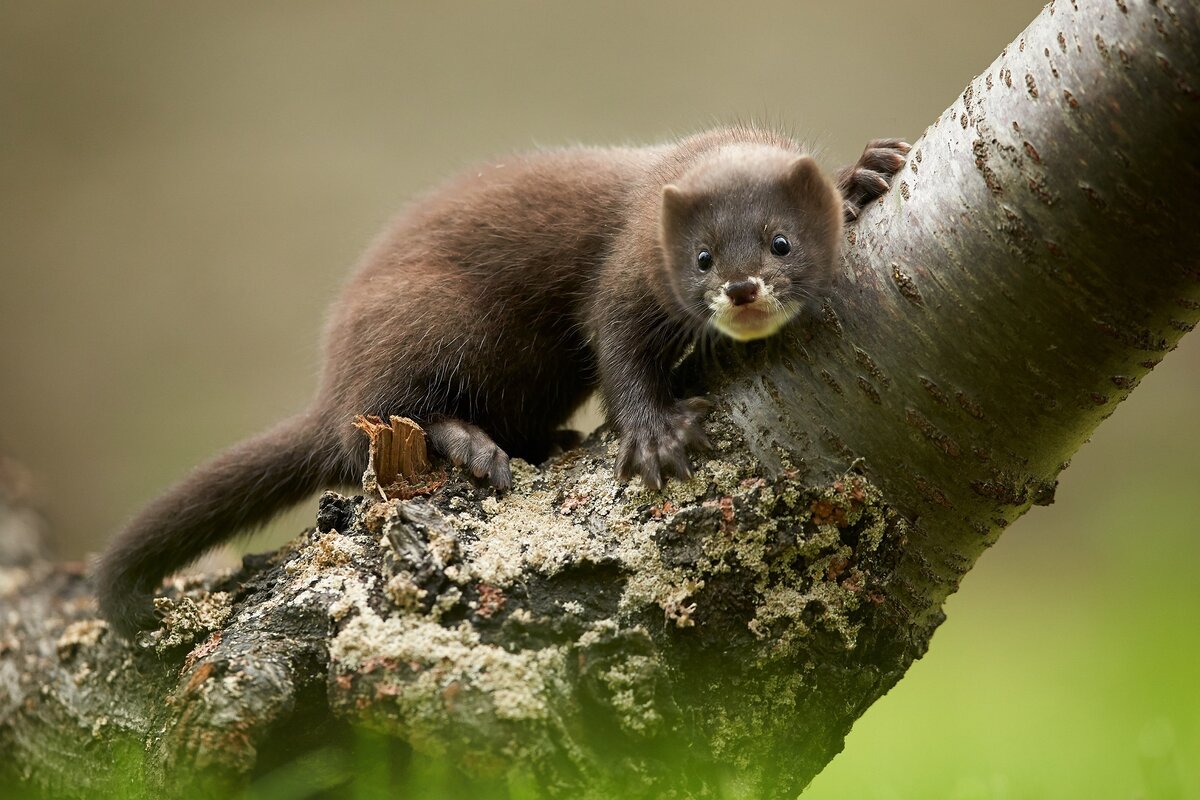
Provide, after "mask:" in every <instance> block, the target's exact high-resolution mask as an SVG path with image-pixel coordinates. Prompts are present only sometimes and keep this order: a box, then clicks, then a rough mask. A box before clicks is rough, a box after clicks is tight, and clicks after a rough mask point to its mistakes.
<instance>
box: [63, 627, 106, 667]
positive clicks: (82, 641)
mask: <svg viewBox="0 0 1200 800" xmlns="http://www.w3.org/2000/svg"><path fill="white" fill-rule="evenodd" d="M107 630H108V623H107V622H105V621H104V620H100V619H82V620H79V621H78V622H72V623H71V624H70V625H68V626H67V627H66V628H64V629H63V632H62V635H60V636H59V637H58V641H57V642H55V644H54V649H55V651H56V652H57V653H58V657H59V658H60V659H63V660H65V659H67V658H70V657H72V656H74V655H75V654H76V653H77V652H79V650H81V649H86V648H89V647H95V646H96V644H97V643H98V642H99V641H100V637H101V636H103V635H104V632H105V631H107Z"/></svg>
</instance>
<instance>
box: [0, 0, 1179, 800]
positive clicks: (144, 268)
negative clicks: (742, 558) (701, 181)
mask: <svg viewBox="0 0 1200 800" xmlns="http://www.w3.org/2000/svg"><path fill="white" fill-rule="evenodd" d="M1040 5H1041V4H1040V2H1034V1H1033V0H1028V1H1027V0H1019V1H1018V0H1014V2H1009V3H1002V4H1001V3H993V4H982V3H960V4H944V3H936V2H933V0H910V2H907V3H903V4H894V3H889V4H885V3H841V4H832V3H816V2H783V1H782V0H779V1H778V2H747V3H738V4H722V3H718V2H713V1H712V0H706V2H699V3H696V2H693V3H684V2H662V3H658V2H656V3H609V4H595V5H584V4H576V3H570V4H567V3H559V4H551V3H537V2H501V3H494V2H493V3H483V2H451V3H440V4H416V3H396V2H382V0H381V1H380V2H353V3H338V4H333V3H317V2H290V3H286V4H284V3H270V2H267V3H256V4H245V3H232V2H228V1H227V0H222V1H221V2H212V3H204V4H182V3H176V4H163V3H155V2H151V1H150V0H144V1H142V2H129V1H128V0H120V1H119V2H110V3H103V4H93V3H86V2H81V1H80V0H76V1H75V2H56V1H54V0H46V1H44V2H37V3H13V2H10V3H5V4H3V5H2V6H0V376H2V377H0V450H2V451H4V452H6V453H8V454H9V455H12V456H15V457H16V458H18V459H19V460H21V461H23V462H24V463H25V464H27V465H28V466H30V467H31V468H32V469H33V470H34V471H35V473H36V474H37V475H38V476H39V477H40V479H41V481H42V484H41V494H42V499H43V505H44V506H45V507H46V508H47V509H48V510H49V512H50V514H51V515H52V518H53V520H54V521H55V523H56V529H57V530H58V531H59V532H60V534H61V536H60V540H59V542H58V544H59V550H60V552H61V553H62V555H64V556H66V557H78V556H81V555H82V554H83V553H85V552H86V551H88V550H92V549H95V548H96V547H98V546H99V545H100V543H101V542H102V541H103V540H104V539H105V537H106V536H107V535H109V533H110V531H111V530H112V529H113V528H114V527H115V526H116V525H117V524H118V523H119V521H120V519H121V518H123V517H124V516H127V515H128V514H130V513H132V512H133V511H134V510H135V508H136V507H137V505H138V504H139V503H141V502H144V501H145V500H146V499H148V498H149V497H150V496H152V495H153V494H154V493H155V492H157V491H159V490H161V489H162V488H164V487H165V486H166V485H167V484H168V483H169V482H170V481H171V480H172V479H173V478H174V477H176V476H178V475H179V474H180V473H181V472H183V471H184V470H185V469H187V468H188V467H189V466H191V465H193V464H195V463H196V462H198V461H199V460H200V459H202V458H203V457H205V456H206V455H207V454H209V453H211V452H212V451H214V450H216V449H218V448H220V447H223V446H225V445H227V444H230V443H232V442H234V441H236V440H237V439H238V438H239V437H242V436H245V435H247V434H249V433H251V432H253V431H255V430H258V429H261V428H262V427H265V426H266V425H267V424H268V423H269V422H270V421H271V420H273V419H275V418H278V417H280V416H282V415H285V414H287V413H290V412H291V411H293V410H296V409H298V408H299V407H301V406H302V405H303V404H304V402H305V400H306V398H307V397H308V395H309V393H310V392H311V390H312V385H313V380H314V375H315V371H316V365H317V356H316V344H317V341H318V332H319V329H320V320H321V317H322V314H323V309H324V308H325V307H326V306H327V304H328V302H329V300H330V298H331V297H332V295H333V293H334V292H335V291H336V288H337V286H338V285H339V284H340V282H341V281H342V279H343V276H344V274H345V272H346V270H347V269H348V268H349V267H350V265H351V264H352V263H353V261H354V260H355V258H356V255H357V253H358V252H360V251H361V249H362V248H363V247H364V246H365V244H366V242H367V241H368V240H369V238H370V237H371V235H372V234H373V232H374V230H375V229H376V228H377V227H378V226H379V225H380V224H381V222H382V221H383V220H384V219H386V217H387V216H388V215H390V214H391V213H393V212H394V211H395V210H396V209H397V208H399V207H400V206H401V205H402V204H403V203H404V202H406V201H407V200H409V199H411V198H412V197H413V196H414V195H415V194H416V193H418V192H419V191H420V190H421V189H422V188H424V187H427V186H430V185H431V184H433V183H435V182H436V181H437V180H439V179H440V178H442V177H444V176H446V175H447V174H449V173H451V172H453V171H454V170H456V169H459V168H462V167H463V166H464V165H467V164H469V163H471V162H473V161H475V160H478V159H481V158H485V157H488V156H492V155H496V154H500V153H503V152H506V151H510V150H513V149H521V148H527V147H530V146H535V145H550V144H559V143H568V142H576V141H579V142H593V143H620V142H627V141H633V142H643V141H651V140H654V139H658V138H663V137H666V136H670V135H672V134H676V133H680V132H685V131H689V130H693V129H696V128H699V127H702V126H704V125H707V124H711V123H713V122H716V121H723V120H734V119H752V120H757V121H761V122H769V123H776V124H781V125H784V126H786V127H787V128H789V129H790V130H792V131H793V132H795V133H797V134H799V135H801V136H803V137H806V138H808V139H809V140H811V141H813V143H814V144H815V145H816V146H817V147H818V153H819V155H820V156H821V157H822V159H823V161H824V163H825V164H826V165H827V166H830V167H832V166H834V165H836V164H838V163H840V162H843V161H846V160H848V159H851V158H853V157H854V156H855V155H856V154H857V151H858V148H860V147H861V145H862V143H863V142H865V141H866V140H867V139H869V138H871V137H874V136H879V135H905V136H908V137H913V138H915V137H916V136H917V135H919V133H920V131H921V130H922V129H923V127H924V126H925V125H926V124H927V123H928V122H930V121H932V120H933V119H934V118H935V117H936V116H937V115H938V114H939V113H940V112H941V111H942V110H943V108H945V107H946V106H947V105H948V104H949V103H950V102H951V100H952V99H953V98H954V97H955V95H956V94H957V93H958V92H959V91H961V90H962V87H963V86H965V85H966V83H967V81H968V80H969V79H970V78H971V77H972V76H973V75H975V74H976V73H977V72H979V71H981V70H982V69H983V68H985V67H986V66H987V64H988V63H989V62H990V61H991V60H992V59H993V58H994V57H995V56H996V55H997V54H998V53H999V51H1000V48H1001V47H1003V46H1004V45H1006V44H1007V43H1008V42H1009V41H1010V40H1012V39H1013V38H1014V37H1015V35H1016V34H1017V33H1018V32H1019V31H1020V29H1021V28H1022V27H1024V25H1025V24H1026V23H1027V22H1028V21H1029V20H1030V19H1032V17H1033V16H1034V15H1035V14H1036V13H1037V11H1038V10H1039V8H1040ZM1197 397H1200V338H1197V337H1189V338H1188V339H1185V340H1184V345H1183V347H1182V348H1181V349H1180V352H1178V353H1174V354H1171V355H1170V356H1169V357H1168V358H1167V360H1166V362H1165V363H1164V365H1163V366H1161V367H1160V368H1159V369H1158V370H1157V371H1156V373H1155V374H1153V375H1151V376H1150V377H1149V378H1148V379H1147V380H1146V381H1145V382H1144V383H1143V385H1142V386H1141V387H1139V389H1138V391H1137V392H1135V393H1134V394H1133V396H1132V397H1131V399H1130V400H1129V401H1127V402H1126V403H1125V404H1124V405H1122V406H1121V407H1120V408H1119V409H1118V411H1117V413H1116V414H1115V415H1114V417H1113V418H1112V419H1111V420H1109V421H1108V422H1107V423H1105V425H1103V426H1102V427H1101V428H1100V429H1099V431H1098V433H1097V435H1096V437H1095V441H1094V442H1093V443H1092V444H1089V445H1088V446H1087V447H1085V448H1084V450H1083V451H1082V452H1081V453H1080V454H1079V456H1078V457H1077V458H1076V459H1075V465H1074V466H1073V467H1072V468H1071V469H1069V470H1068V471H1067V472H1066V473H1064V476H1063V481H1062V486H1061V487H1060V489H1059V493H1058V502H1057V504H1056V505H1055V506H1053V507H1051V508H1049V509H1037V510H1035V511H1034V513H1032V514H1031V515H1029V516H1028V517H1027V518H1026V519H1023V520H1022V521H1021V522H1020V523H1019V524H1017V525H1015V526H1013V528H1012V529H1010V530H1009V531H1008V532H1007V533H1006V534H1005V536H1004V537H1003V538H1002V539H1001V541H1000V543H999V544H998V545H997V547H996V548H995V549H994V550H993V551H992V552H990V553H988V554H986V555H985V557H984V558H983V559H982V561H981V562H980V564H979V566H978V567H977V568H976V569H975V570H974V571H973V572H972V573H971V575H970V576H969V577H968V578H967V580H966V581H965V582H964V585H963V588H962V591H961V592H960V593H959V594H958V595H956V596H955V597H954V598H952V599H951V602H950V604H949V607H948V609H947V611H948V614H949V620H948V622H947V623H946V624H945V625H944V626H943V628H942V630H941V631H940V632H939V633H938V635H937V636H936V637H935V639H934V641H933V646H932V649H931V651H930V653H929V655H928V656H927V657H926V658H925V659H924V660H923V661H921V662H919V663H918V664H916V665H915V666H914V668H913V669H912V671H911V672H910V674H909V676H908V677H907V678H906V679H905V680H904V681H902V682H901V683H900V685H899V686H897V687H896V688H895V689H894V690H893V691H892V693H891V694H890V695H889V696H888V697H886V698H884V699H883V700H882V701H881V702H879V703H878V704H877V705H876V706H875V707H874V708H872V709H871V710H870V711H869V712H868V713H867V714H866V716H865V717H864V718H863V719H862V721H861V722H860V723H859V725H858V726H857V727H856V728H855V730H854V731H853V732H852V734H851V736H850V738H849V739H848V741H847V747H846V752H845V753H844V754H843V755H841V756H839V757H838V758H837V759H835V761H834V762H833V764H832V765H831V766H830V767H829V768H828V769H827V770H826V771H825V773H823V774H822V775H821V776H820V777H819V778H818V779H817V781H816V782H815V783H814V785H813V787H812V789H811V790H810V791H809V792H808V793H806V795H805V797H806V798H834V797H838V798H841V797H847V796H855V797H861V798H879V799H880V800H884V799H886V800H891V799H892V798H924V797H946V798H958V799H961V800H982V799H983V798H997V799H1000V798H1028V797H1054V798H1075V797H1078V798H1091V797H1118V798H1142V797H1145V798H1185V797H1200V758H1198V757H1197V754H1200V682H1198V681H1197V680H1196V677H1195V665H1196V664H1197V663H1198V662H1200V633H1198V631H1200V624H1198V623H1200V591H1198V590H1197V580H1196V578H1195V577H1194V575H1193V574H1192V570H1193V569H1194V568H1195V565H1196V564H1198V563H1200V558H1198V556H1200V537H1198V536H1197V533H1198V532H1200V523H1198V522H1197V520H1200V493H1197V491H1196V481H1195V471H1194V468H1190V467H1188V464H1189V463H1192V461H1193V460H1194V453H1195V451H1196V449H1197V445H1198V444H1200V424H1197V420H1196V415H1195V408H1196V398H1197ZM68 453H69V454H71V455H70V457H67V456H66V454H68ZM310 517H311V508H309V507H305V508H301V509H299V510H297V511H296V512H295V513H293V514H291V515H289V516H288V517H286V518H285V519H284V520H282V521H281V522H280V523H278V524H277V525H276V526H275V527H274V528H273V529H272V530H273V532H272V533H270V534H268V535H267V536H265V537H263V538H259V539H257V540H256V541H255V542H254V543H253V544H252V547H253V548H255V549H262V548H265V547H267V546H268V545H269V543H270V542H271V541H272V540H276V541H277V540H279V539H280V538H282V537H287V536H290V535H291V534H293V533H294V532H295V531H297V530H299V529H300V528H301V527H302V526H303V525H305V524H307V522H308V521H309V519H310ZM372 747H377V745H373V744H370V743H369V742H368V743H367V744H363V745H362V746H361V747H356V748H354V752H353V753H351V754H349V755H347V754H346V753H341V752H338V751H330V752H329V753H318V754H314V755H312V756H311V757H309V758H307V759H305V760H302V761H300V762H297V763H296V764H294V765H292V766H290V767H288V768H282V771H280V772H278V773H273V774H272V775H270V776H268V777H266V778H264V780H263V782H262V783H260V784H259V785H258V786H256V787H255V790H254V796H255V797H263V798H265V797H271V798H294V797H303V796H310V795H311V793H312V792H314V791H316V790H318V789H320V788H321V787H322V786H324V785H325V783H326V782H327V781H331V780H334V778H331V777H330V776H331V775H332V776H335V777H336V776H338V775H341V776H343V777H344V776H345V774H346V772H347V771H349V772H350V773H352V774H353V775H354V776H356V778H357V782H356V784H355V786H356V787H357V788H355V789H354V791H355V792H357V796H361V797H371V796H376V795H373V794H372V792H374V791H376V790H377V789H378V787H381V786H390V785H391V779H390V778H388V777H387V775H386V774H385V773H381V772H380V770H382V769H383V767H382V766H381V765H380V764H379V763H378V762H379V761H380V760H381V759H380V758H378V757H377V758H374V759H371V758H370V757H369V755H370V753H372V752H375V751H374V750H372V749H371V748H372ZM386 760H387V759H386V758H383V759H382V761H384V762H385V763H386ZM420 766H421V769H420V770H418V771H417V772H416V773H414V776H415V777H412V778H411V780H413V781H415V782H416V783H415V784H411V785H409V787H408V789H409V793H407V794H404V795H403V796H406V797H409V796H414V797H415V796H428V797H438V796H443V797H453V796H464V795H462V794H461V791H462V790H463V786H461V785H458V784H455V783H454V781H455V780H457V779H455V778H453V777H447V776H448V775H449V773H447V772H446V771H445V766H444V765H442V766H438V765H436V764H433V763H429V762H424V761H423V762H422V763H421V765H420ZM289 770H290V771H289ZM422 770H423V771H422ZM439 776H440V777H439ZM335 782H336V781H335ZM372 787H375V788H372ZM420 787H425V790H427V791H424V790H423V791H418V789H419V788H420ZM476 789H478V787H476ZM521 791H523V790H521V789H520V787H519V786H517V788H516V789H514V792H513V796H514V797H522V796H524V795H522V794H521Z"/></svg>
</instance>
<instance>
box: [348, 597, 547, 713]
mask: <svg viewBox="0 0 1200 800" xmlns="http://www.w3.org/2000/svg"><path fill="white" fill-rule="evenodd" d="M330 658H331V660H332V662H333V665H334V668H335V670H336V671H337V672H338V673H339V674H346V673H360V674H367V673H372V666H373V665H375V664H384V665H388V667H389V668H388V669H386V670H382V671H380V672H379V673H377V674H374V675H373V681H372V682H373V683H374V685H375V690H376V693H377V695H387V696H390V697H394V698H395V702H396V703H397V704H398V705H399V706H400V708H401V709H404V708H410V709H415V708H422V709H425V710H430V709H431V708H437V707H438V706H441V707H443V708H442V710H443V712H444V711H445V710H447V709H446V706H447V705H456V704H457V705H470V704H474V705H479V704H485V705H486V706H487V707H489V708H490V709H491V710H492V713H493V714H494V715H495V717H496V718H497V719H501V720H510V721H538V720H545V719H547V718H549V717H550V716H551V714H552V710H553V709H555V708H561V702H562V700H561V698H559V697H557V693H558V690H557V689H556V688H554V685H555V684H557V683H561V682H562V681H563V680H564V677H563V673H564V669H565V663H566V660H565V650H564V648H562V647H547V648H542V649H538V650H522V651H519V652H509V651H508V650H505V649H504V648H502V647H499V646H496V645H488V644H484V643H483V642H481V641H480V639H479V635H478V633H477V632H476V631H475V630H474V629H473V628H472V627H471V626H470V625H469V624H468V623H466V622H463V623H462V624H460V625H457V626H455V627H443V626H442V625H439V624H437V623H436V622H433V621H431V620H428V619H421V618H417V617H412V616H401V617H390V618H387V619H383V618H381V617H379V616H378V615H376V614H374V613H372V612H370V611H366V612H365V613H363V614H360V615H359V616H357V617H355V618H354V619H352V620H350V622H349V623H347V625H346V627H345V628H344V629H343V630H342V631H341V632H340V633H339V634H338V635H337V637H336V638H335V639H334V640H333V643H332V645H331V646H330ZM450 687H454V688H450ZM403 716H404V715H403V714H401V717H403ZM421 716H422V718H423V719H425V721H426V724H430V723H432V722H433V721H434V720H436V719H437V718H438V715H436V714H434V715H427V714H425V715H421ZM441 716H442V717H443V718H444V716H445V715H444V714H443V715H441ZM431 717H432V718H431Z"/></svg>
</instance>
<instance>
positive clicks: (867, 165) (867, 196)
mask: <svg viewBox="0 0 1200 800" xmlns="http://www.w3.org/2000/svg"><path fill="white" fill-rule="evenodd" d="M911 149H912V145H910V144H909V143H908V142H905V141H902V140H900V139H872V140H871V141H870V142H868V143H867V146H866V148H865V149H864V150H863V152H862V155H861V156H859V157H858V161H856V162H854V164H853V165H852V166H849V167H844V168H842V169H841V170H839V171H838V173H837V187H838V191H840V192H841V193H842V200H843V205H842V208H843V212H844V217H845V220H846V222H853V221H854V220H856V219H858V215H859V214H860V213H862V210H863V208H864V207H866V205H867V203H870V202H871V201H872V200H875V199H876V198H878V197H879V196H880V195H882V194H883V193H884V192H886V191H887V190H888V187H889V186H890V185H891V182H892V176H893V175H895V174H896V173H897V172H899V171H900V168H901V167H902V166H904V159H905V157H906V156H907V155H908V151H909V150H911Z"/></svg>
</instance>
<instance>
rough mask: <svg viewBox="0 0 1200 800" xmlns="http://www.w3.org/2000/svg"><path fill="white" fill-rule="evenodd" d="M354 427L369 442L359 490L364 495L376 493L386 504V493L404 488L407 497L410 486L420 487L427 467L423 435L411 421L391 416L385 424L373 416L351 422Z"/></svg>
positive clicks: (429, 467) (419, 427) (419, 428)
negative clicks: (416, 485)
mask: <svg viewBox="0 0 1200 800" xmlns="http://www.w3.org/2000/svg"><path fill="white" fill-rule="evenodd" d="M354 427H356V428H358V429H359V430H360V431H362V432H363V433H365V434H366V435H367V439H368V440H369V441H370V455H369V458H368V463H367V470H366V472H364V473H363V490H364V491H365V492H367V493H368V494H374V493H378V494H380V495H381V496H382V497H383V499H384V500H387V499H388V498H389V495H388V492H387V489H388V488H391V487H395V486H400V487H404V486H408V487H410V491H409V492H407V493H408V494H411V484H414V483H420V482H421V479H422V477H423V476H427V475H428V473H429V471H430V469H431V465H430V463H429V454H428V452H427V451H426V449H425V431H424V430H422V428H421V426H420V425H418V424H417V423H415V422H413V421H412V420H411V419H409V418H407V417H395V416H393V417H392V418H391V423H390V424H389V423H387V422H384V421H383V419H382V418H380V417H377V416H374V415H372V416H369V417H368V416H362V415H359V416H357V417H355V418H354ZM404 493H405V492H401V494H404ZM393 494H397V493H396V492H393Z"/></svg>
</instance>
